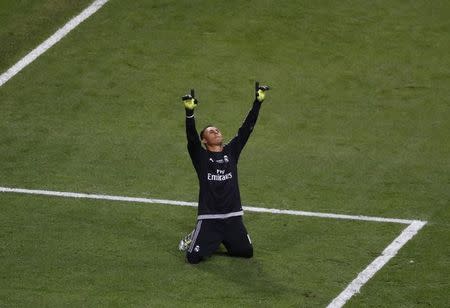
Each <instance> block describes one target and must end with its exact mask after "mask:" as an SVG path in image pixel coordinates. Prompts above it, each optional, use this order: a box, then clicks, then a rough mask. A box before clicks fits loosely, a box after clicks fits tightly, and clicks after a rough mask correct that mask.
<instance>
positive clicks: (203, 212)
mask: <svg viewBox="0 0 450 308" xmlns="http://www.w3.org/2000/svg"><path fill="white" fill-rule="evenodd" d="M260 107H261V103H260V102H259V101H257V100H255V102H254V103H253V107H252V109H251V110H250V112H249V113H248V115H247V117H246V118H245V120H244V123H243V124H242V126H241V127H240V128H239V130H238V133H237V135H236V136H235V137H234V138H233V139H232V140H231V141H230V142H229V143H228V144H226V145H225V146H224V147H223V151H222V152H210V151H208V150H205V149H204V148H203V147H202V145H201V142H200V139H199V135H198V133H197V130H196V128H195V119H194V114H193V113H190V112H188V113H187V115H186V135H187V140H188V146H187V147H188V151H189V155H190V156H191V160H192V163H193V165H194V168H195V171H196V172H197V177H198V181H199V185H200V191H199V197H198V217H197V219H199V220H200V219H225V218H229V217H233V216H241V215H243V211H242V204H241V196H240V193H239V185H238V172H237V163H238V160H239V155H240V154H241V151H242V149H243V148H244V146H245V144H246V143H247V140H248V138H249V137H250V134H251V132H252V131H253V127H254V125H255V123H256V120H257V119H258V114H259V109H260Z"/></svg>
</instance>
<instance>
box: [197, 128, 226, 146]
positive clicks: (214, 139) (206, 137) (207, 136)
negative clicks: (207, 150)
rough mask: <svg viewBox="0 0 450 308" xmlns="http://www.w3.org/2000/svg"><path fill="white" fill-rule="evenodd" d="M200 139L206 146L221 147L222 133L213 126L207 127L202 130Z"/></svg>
mask: <svg viewBox="0 0 450 308" xmlns="http://www.w3.org/2000/svg"><path fill="white" fill-rule="evenodd" d="M202 137H203V139H202V142H203V143H204V144H205V145H206V146H215V145H222V142H223V137H222V133H221V132H220V130H219V129H218V128H217V127H214V126H210V127H207V128H206V129H205V130H204V132H203V136H202Z"/></svg>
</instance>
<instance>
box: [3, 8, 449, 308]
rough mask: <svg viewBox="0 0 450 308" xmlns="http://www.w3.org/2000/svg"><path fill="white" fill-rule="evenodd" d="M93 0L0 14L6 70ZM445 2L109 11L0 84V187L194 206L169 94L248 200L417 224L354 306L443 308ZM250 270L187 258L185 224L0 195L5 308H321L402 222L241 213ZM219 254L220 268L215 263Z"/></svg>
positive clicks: (174, 215) (131, 208)
mask: <svg viewBox="0 0 450 308" xmlns="http://www.w3.org/2000/svg"><path fill="white" fill-rule="evenodd" d="M89 3H90V1H86V0H83V1H66V0H65V1H55V0H44V1H36V0H25V1H12V0H5V1H1V2H0V16H1V18H0V73H3V72H4V71H6V70H7V69H8V68H9V67H10V66H12V65H13V64H14V63H16V62H17V61H18V60H19V59H21V58H22V57H23V56H24V55H25V54H26V53H27V52H28V51H30V50H31V49H33V48H34V47H35V46H36V45H38V44H39V43H41V42H42V41H43V40H45V39H46V38H47V37H49V36H50V35H51V34H53V33H54V32H55V31H56V29H58V28H59V27H61V26H62V25H63V24H64V23H65V22H66V21H67V20H68V19H69V18H70V17H71V16H74V15H76V14H78V13H79V12H80V11H81V10H82V9H83V8H84V7H86V6H87V5H88V4H89ZM449 12H450V4H449V3H448V2H447V1H433V2H430V1H401V0H397V1H385V0H379V1H340V2H338V1H283V2H279V1H227V2H212V1H200V0H198V1H144V0H136V1H118V0H111V1H110V2H108V3H107V4H106V5H105V6H104V7H103V8H102V9H101V10H100V11H98V12H97V13H95V14H94V15H93V16H92V17H90V18H89V19H88V20H87V21H85V22H84V23H82V24H81V25H80V26H78V27H77V28H76V29H75V30H74V31H73V32H71V33H70V34H69V35H68V36H67V37H65V38H64V39H63V40H62V41H61V42H59V43H58V44H57V45H55V46H54V47H53V48H51V49H50V50H49V51H47V52H46V53H45V54H43V55H42V56H41V57H39V58H38V59H37V60H36V61H35V62H33V63H32V64H31V65H29V66H28V67H26V68H25V69H24V70H23V71H22V72H21V73H19V74H18V75H17V76H15V77H14V78H12V79H11V80H9V81H8V82H7V83H6V84H4V85H3V86H2V87H0V132H1V133H0V186H5V187H23V188H32V189H49V190H60V191H76V192H92V193H104V194H115V195H128V196H138V197H151V198H163V199H173V200H185V201H195V200H196V197H197V182H196V177H195V174H194V170H193V168H192V166H191V163H190V160H189V157H188V154H187V150H186V141H185V135H184V110H183V108H182V104H181V102H180V96H181V95H183V94H185V93H187V92H188V91H189V89H190V88H192V87H194V88H195V89H196V95H197V96H198V98H199V100H200V102H201V103H200V105H199V108H198V111H197V123H198V127H201V126H203V125H205V124H208V123H214V124H215V125H217V126H218V127H220V128H221V130H222V131H223V133H224V135H225V136H226V139H230V138H232V137H233V135H234V134H235V133H236V130H237V128H238V127H239V125H240V124H241V121H242V120H243V118H244V116H245V114H246V112H247V111H248V109H249V108H250V105H251V101H252V98H253V83H254V81H255V80H260V81H261V82H264V83H265V82H267V83H268V84H270V85H271V86H272V87H273V91H270V92H269V94H268V97H267V101H266V102H265V103H264V105H263V107H262V110H261V114H260V118H259V120H258V123H257V126H256V128H255V131H254V133H253V135H252V136H251V138H250V140H249V143H248V144H247V146H246V148H245V149H244V151H243V154H242V156H241V161H240V185H241V187H240V188H241V194H242V198H243V202H244V203H245V204H247V205H255V206H263V207H272V208H288V209H292V210H307V211H318V212H329V213H343V214H359V215H372V216H382V217H398V218H406V219H421V220H427V221H428V222H429V223H428V224H427V225H426V226H425V228H424V229H423V230H422V231H421V232H420V233H419V234H418V235H417V236H416V237H415V238H414V239H413V240H412V241H411V242H409V243H408V244H407V245H406V246H405V247H404V248H402V249H401V250H400V252H399V254H398V255H397V256H396V257H395V258H394V259H392V260H391V261H390V262H389V263H388V264H387V265H386V266H385V267H384V268H383V269H382V270H381V271H380V272H378V273H377V274H376V275H375V276H374V278H373V279H371V280H370V281H369V282H368V283H367V284H366V285H365V286H364V287H363V288H362V290H361V293H360V294H357V295H356V296H355V297H353V298H352V299H351V300H350V301H349V302H348V303H347V306H348V307H361V306H373V307H445V306H447V305H448V303H449V301H450V297H449V295H448V294H449V292H448V290H449V289H450V285H449V282H448V277H449V276H450V261H449V258H448V256H449V255H450V246H449V245H448V243H449V241H450V232H449V230H450V228H449V221H450V210H449V206H450V141H449V137H448V136H450V122H449V119H450V100H449V97H450V56H449V55H448V54H449V53H448V50H450V37H449V35H448V33H450V23H449V22H448V20H449V19H450V14H449ZM245 221H246V224H247V226H248V229H249V231H250V234H251V236H252V239H253V242H254V245H255V257H254V258H253V259H251V260H241V259H232V258H228V257H226V256H224V254H223V253H219V254H217V255H215V256H213V257H212V258H211V259H210V260H208V261H207V262H205V263H203V264H200V265H199V266H190V265H188V264H186V263H185V262H184V259H183V254H181V253H179V252H178V250H177V244H178V240H179V239H180V238H181V237H182V236H183V235H184V234H185V233H187V232H189V231H190V230H191V229H192V227H193V225H194V222H195V209H192V208H180V207H167V206H162V205H138V204H130V203H121V202H107V201H89V200H73V199H64V198H51V197H42V196H24V195H16V194H15V195H12V194H0V247H1V249H0V261H1V262H0V306H6V307H11V306H22V307H24V306H25V307H29V306H51V307H60V306H117V307H123V306H176V305H181V306H183V305H185V306H267V307H273V306H301V307H314V306H317V307H323V306H326V305H327V304H328V303H329V302H330V301H331V300H332V299H333V298H334V297H335V296H336V295H337V294H339V293H340V292H341V291H342V290H343V289H344V288H345V287H346V286H347V285H348V283H349V282H350V281H351V280H352V279H354V278H355V276H356V275H357V273H358V272H360V271H361V270H362V269H363V268H364V267H365V266H366V265H367V264H368V263H369V262H371V261H372V260H373V259H374V258H375V257H377V256H378V255H379V254H380V253H381V251H382V250H383V249H384V247H386V245H388V244H389V243H390V242H391V241H392V240H393V238H395V237H396V236H397V235H398V234H399V232H400V231H401V229H402V228H403V226H400V225H395V224H379V223H371V222H354V221H337V220H328V219H320V218H308V217H291V216H277V215H270V214H255V213H247V214H246V215H245ZM222 252H223V251H222Z"/></svg>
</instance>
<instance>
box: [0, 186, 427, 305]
mask: <svg viewBox="0 0 450 308" xmlns="http://www.w3.org/2000/svg"><path fill="white" fill-rule="evenodd" d="M0 192H4V193H19V194H31V195H44V196H56V197H66V198H83V199H97V200H110V201H123V202H138V203H156V204H165V205H178V206H191V207H196V206H197V203H196V202H186V201H176V200H165V199H151V198H137V197H125V196H110V195H99V194H86V193H74V192H63V191H51V190H37V189H24V188H10V187H0ZM244 210H246V211H249V212H258V213H271V214H285V215H297V216H309V217H320V218H333V219H347V220H362V221H372V222H389V223H399V224H407V225H408V226H407V227H406V228H405V229H404V230H403V231H402V233H401V234H400V235H399V236H398V237H397V238H395V239H394V241H392V243H390V244H389V245H388V246H387V247H386V248H385V249H384V250H383V252H382V253H381V255H380V256H378V257H377V258H376V259H375V260H374V261H372V262H371V263H370V264H369V265H368V266H367V267H366V268H365V269H364V270H363V271H361V272H360V273H359V274H358V276H357V277H356V278H355V279H354V280H353V281H352V282H351V283H350V284H349V285H348V286H347V287H346V288H345V289H344V291H342V292H341V293H340V294H339V295H338V296H337V297H336V298H334V299H333V300H332V301H331V303H330V304H329V305H328V306H327V308H340V307H342V306H344V305H345V303H346V302H347V301H348V300H349V299H350V298H351V297H353V295H355V294H356V293H359V291H360V289H361V287H362V286H364V285H365V284H366V283H367V281H369V280H370V279H371V278H372V277H373V276H374V275H375V273H376V272H378V271H379V270H380V269H381V268H382V267H383V266H384V265H386V263H387V262H388V261H389V260H390V259H392V258H393V257H395V255H396V254H397V253H398V251H399V250H400V249H401V248H402V247H403V246H404V245H405V244H406V243H407V242H408V241H409V240H411V239H412V238H413V237H414V235H416V234H417V232H419V231H420V229H422V228H423V226H425V225H426V223H427V222H426V221H420V220H408V219H397V218H384V217H372V216H358V215H341V214H329V213H317V212H305V211H294V210H280V209H269V208H262V207H252V206H244Z"/></svg>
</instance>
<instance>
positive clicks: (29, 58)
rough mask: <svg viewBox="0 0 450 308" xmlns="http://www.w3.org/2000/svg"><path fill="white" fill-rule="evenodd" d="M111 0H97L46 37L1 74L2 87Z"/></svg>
mask: <svg viewBox="0 0 450 308" xmlns="http://www.w3.org/2000/svg"><path fill="white" fill-rule="evenodd" d="M108 1H109V0H96V1H94V2H93V3H92V4H91V5H90V6H88V7H87V8H86V9H84V10H83V11H82V12H81V13H80V14H78V15H77V16H75V17H74V18H72V19H71V20H69V22H67V23H66V24H65V25H64V26H63V27H62V28H59V29H58V30H57V31H56V32H55V33H54V34H53V35H52V36H50V37H49V38H48V39H46V40H45V41H44V42H43V43H41V44H40V45H39V46H38V47H36V48H35V49H33V50H32V51H30V52H29V53H28V54H27V55H26V56H25V57H23V58H22V59H21V60H19V62H17V63H16V64H14V65H13V66H11V68H9V69H8V70H7V71H6V72H4V73H3V74H1V75H0V87H1V86H3V85H4V84H5V83H6V82H7V81H8V80H10V79H11V78H13V77H14V76H15V75H17V74H18V73H19V72H20V71H21V70H23V69H24V68H25V67H26V66H27V65H28V64H30V63H31V62H33V61H34V60H36V59H37V58H38V57H39V56H40V55H42V54H43V53H44V52H46V51H47V50H48V49H49V48H51V47H52V46H53V45H55V44H56V43H58V42H59V41H60V40H61V39H62V38H63V37H65V36H66V35H67V34H68V33H69V32H70V31H72V30H73V29H75V28H76V27H77V26H78V25H79V24H80V23H82V22H83V21H85V20H86V19H88V18H89V17H90V16H91V15H92V14H94V13H95V12H97V11H98V10H99V9H100V8H101V7H102V6H103V5H105V3H106V2H108Z"/></svg>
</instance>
